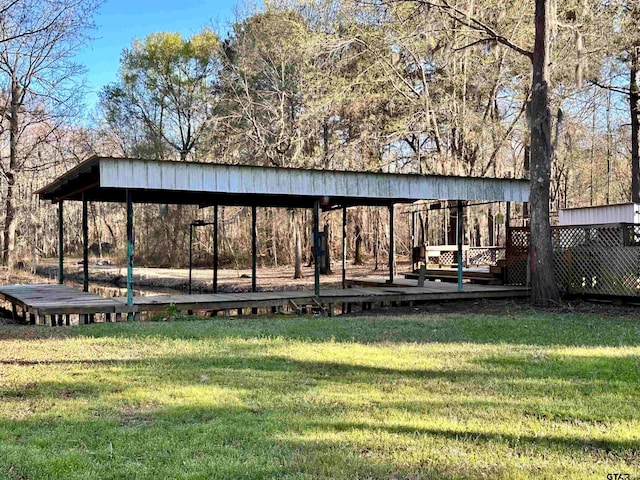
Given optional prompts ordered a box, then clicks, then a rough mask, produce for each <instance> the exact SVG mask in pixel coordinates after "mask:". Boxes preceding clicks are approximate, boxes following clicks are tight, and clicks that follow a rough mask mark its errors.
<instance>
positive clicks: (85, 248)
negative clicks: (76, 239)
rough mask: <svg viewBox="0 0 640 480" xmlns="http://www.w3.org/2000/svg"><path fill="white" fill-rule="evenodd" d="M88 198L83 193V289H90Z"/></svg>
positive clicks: (85, 290)
mask: <svg viewBox="0 0 640 480" xmlns="http://www.w3.org/2000/svg"><path fill="white" fill-rule="evenodd" d="M87 206H88V205H87V199H86V198H85V196H84V193H83V194H82V291H83V292H88V291H89V219H88V216H89V215H88V211H87Z"/></svg>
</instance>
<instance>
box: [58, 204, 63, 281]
mask: <svg viewBox="0 0 640 480" xmlns="http://www.w3.org/2000/svg"><path fill="white" fill-rule="evenodd" d="M63 203H64V202H63V201H62V200H60V201H59V202H58V283H59V284H60V285H62V284H63V283H64V215H63Z"/></svg>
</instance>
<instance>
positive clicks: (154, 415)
mask: <svg viewBox="0 0 640 480" xmlns="http://www.w3.org/2000/svg"><path fill="white" fill-rule="evenodd" d="M299 420H300V419H299V418H297V417H296V414H295V412H291V415H290V416H288V417H286V416H283V415H282V414H281V413H277V412H270V413H263V414H255V413H253V412H251V411H247V410H246V409H242V408H234V407H229V408H196V407H187V408H185V407H180V408H177V407H176V408H173V407H172V408H161V409H157V410H153V411H148V412H145V413H143V414H140V415H139V416H138V418H137V420H136V421H135V422H133V423H132V422H131V421H130V418H129V414H127V413H125V414H124V415H116V416H113V417H109V418H98V419H91V420H75V421H74V420H69V419H62V418H55V419H49V420H45V421H43V420H20V421H12V422H7V421H0V438H3V439H4V441H3V442H0V477H2V476H3V475H5V476H8V478H32V479H38V478H50V479H51V478H71V477H73V478H87V477H83V475H89V472H90V476H91V477H92V478H114V479H115V478H138V479H147V478H148V479H156V478H207V479H209V478H210V479H236V478H249V479H263V478H264V479H267V478H269V479H273V478H278V479H280V478H282V479H286V478H344V479H351V478H371V479H378V478H379V479H383V478H385V479H387V478H392V477H393V478H414V476H415V475H416V474H420V475H421V476H424V477H425V478H450V477H451V472H450V471H449V469H450V466H449V465H447V463H446V462H444V463H443V464H442V465H438V464H437V463H435V464H434V462H429V463H430V464H429V465H428V466H426V465H423V464H421V463H417V462H416V460H415V459H410V460H409V459H408V460H405V461H402V462H398V464H396V461H397V460H396V459H394V458H393V457H392V456H388V455H387V456H385V457H384V458H379V459H377V460H376V461H372V460H371V459H370V458H367V457H366V456H364V455H363V454H362V452H363V449H362V446H361V445H358V443H357V442H351V441H348V440H346V441H345V440H342V441H327V440H311V441H301V440H300V439H299V438H300V433H304V431H305V428H314V429H315V430H317V427H316V426H313V425H312V424H308V425H307V426H301V425H300V424H299ZM296 422H298V424H297V425H293V426H292V423H296ZM301 428H302V430H301ZM329 429H330V427H327V428H325V430H329ZM386 450H388V449H385V451H386ZM456 478H472V477H471V476H469V477H466V476H464V475H463V476H460V475H457V476H456Z"/></svg>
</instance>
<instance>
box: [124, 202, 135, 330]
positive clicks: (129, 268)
mask: <svg viewBox="0 0 640 480" xmlns="http://www.w3.org/2000/svg"><path fill="white" fill-rule="evenodd" d="M126 197H127V306H128V307H133V247H134V243H135V239H134V236H133V195H132V193H131V191H130V190H127V192H126ZM133 316H134V315H133V312H129V313H128V314H127V320H133Z"/></svg>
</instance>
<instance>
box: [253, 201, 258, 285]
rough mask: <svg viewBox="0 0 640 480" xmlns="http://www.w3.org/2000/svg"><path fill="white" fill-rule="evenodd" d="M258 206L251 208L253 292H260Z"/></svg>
mask: <svg viewBox="0 0 640 480" xmlns="http://www.w3.org/2000/svg"><path fill="white" fill-rule="evenodd" d="M256 216H257V212H256V206H255V205H252V206H251V291H252V292H256V291H257V290H258V281H257V277H256V274H257V257H258V222H257V220H256Z"/></svg>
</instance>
